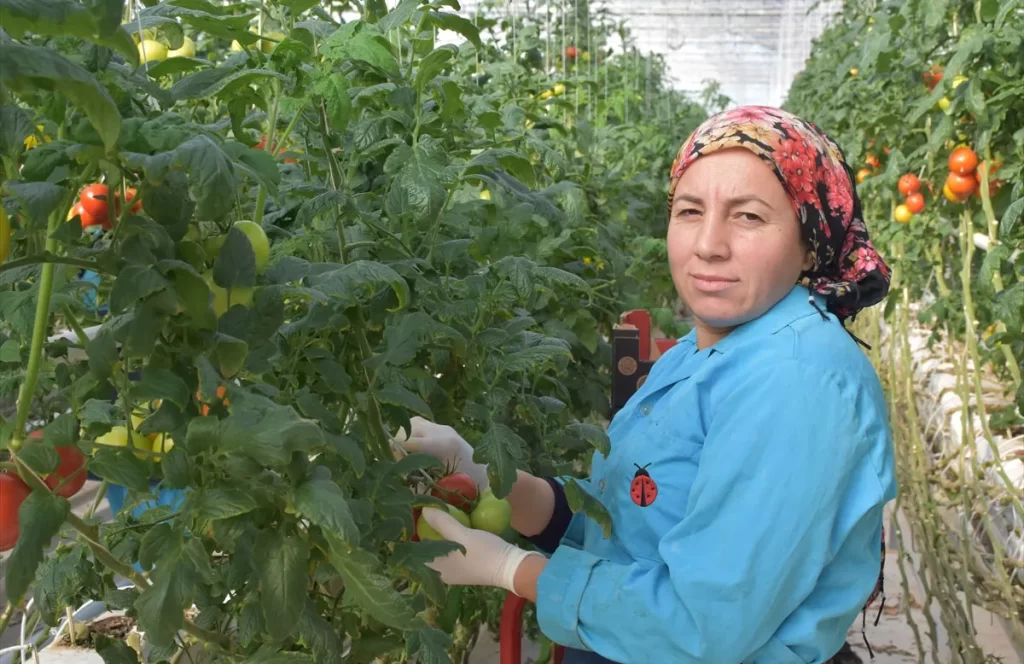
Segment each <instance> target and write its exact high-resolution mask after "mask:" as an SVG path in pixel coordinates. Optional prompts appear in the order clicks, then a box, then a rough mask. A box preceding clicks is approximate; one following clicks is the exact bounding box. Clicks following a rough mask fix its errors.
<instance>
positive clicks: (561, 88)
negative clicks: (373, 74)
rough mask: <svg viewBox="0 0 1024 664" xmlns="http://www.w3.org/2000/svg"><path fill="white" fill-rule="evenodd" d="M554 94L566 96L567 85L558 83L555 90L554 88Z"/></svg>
mask: <svg viewBox="0 0 1024 664" xmlns="http://www.w3.org/2000/svg"><path fill="white" fill-rule="evenodd" d="M554 93H555V95H564V94H565V85H563V84H561V83H556V84H555V88H554Z"/></svg>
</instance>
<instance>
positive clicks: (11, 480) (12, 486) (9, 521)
mask: <svg viewBox="0 0 1024 664" xmlns="http://www.w3.org/2000/svg"><path fill="white" fill-rule="evenodd" d="M28 437H29V439H41V438H42V437H43V432H42V431H39V430H37V431H33V432H32V433H30V434H29V436H28ZM38 444H45V443H38ZM54 450H55V451H56V452H57V457H58V459H59V461H58V463H57V467H56V468H54V469H53V471H52V472H50V473H46V474H44V475H42V479H43V482H44V483H45V484H46V486H47V487H48V488H49V489H50V490H51V491H53V492H54V493H56V494H57V495H58V496H61V497H63V498H70V497H71V496H74V495H75V494H76V493H78V492H79V491H81V490H82V487H83V486H84V485H85V480H86V470H85V464H86V457H85V455H84V454H82V452H81V451H80V450H79V449H78V448H77V447H75V446H74V445H70V446H66V447H54ZM31 493H32V489H31V488H30V487H29V485H28V484H26V483H25V481H24V480H22V479H21V477H19V476H18V475H17V474H15V473H13V472H3V473H0V551H9V550H11V549H13V548H14V545H15V544H17V542H18V534H19V531H20V525H19V522H18V510H19V509H20V508H21V504H22V503H24V502H25V500H26V499H27V498H28V497H29V495H30V494H31Z"/></svg>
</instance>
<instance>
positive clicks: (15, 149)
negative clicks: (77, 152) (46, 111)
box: [0, 19, 63, 180]
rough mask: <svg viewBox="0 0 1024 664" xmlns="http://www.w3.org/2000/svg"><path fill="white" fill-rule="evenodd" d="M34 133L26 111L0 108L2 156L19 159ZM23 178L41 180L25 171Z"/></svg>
mask: <svg viewBox="0 0 1024 664" xmlns="http://www.w3.org/2000/svg"><path fill="white" fill-rule="evenodd" d="M2 22H3V19H0V23H2ZM34 133H35V127H33V126H32V119H31V118H30V117H29V115H28V113H26V112H25V109H23V108H19V107H18V106H14V105H3V106H0V155H3V156H5V157H9V158H11V159H17V158H18V157H19V155H21V153H22V152H23V151H24V150H25V139H26V138H28V137H29V136H31V135H32V134H34ZM57 156H63V155H57ZM47 173H49V171H47ZM22 177H24V178H26V179H29V180H36V179H41V178H30V177H29V176H28V175H26V174H25V173H24V170H23V171H22Z"/></svg>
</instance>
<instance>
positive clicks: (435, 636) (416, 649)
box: [405, 627, 452, 664]
mask: <svg viewBox="0 0 1024 664" xmlns="http://www.w3.org/2000/svg"><path fill="white" fill-rule="evenodd" d="M405 642H406V645H407V647H408V650H409V654H410V655H413V656H414V657H415V658H416V662H417V664H450V663H451V661H452V660H451V658H450V657H448V648H450V647H451V646H452V638H451V637H450V636H448V635H447V634H445V633H444V632H442V631H441V630H439V629H436V628H434V627H428V628H426V629H421V630H419V631H416V632H406V633H405Z"/></svg>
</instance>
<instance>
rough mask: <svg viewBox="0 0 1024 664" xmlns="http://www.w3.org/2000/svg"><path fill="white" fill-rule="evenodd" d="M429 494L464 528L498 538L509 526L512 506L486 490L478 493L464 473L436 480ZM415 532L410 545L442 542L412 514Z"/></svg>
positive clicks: (420, 517)
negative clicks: (440, 502) (444, 506)
mask: <svg viewBox="0 0 1024 664" xmlns="http://www.w3.org/2000/svg"><path fill="white" fill-rule="evenodd" d="M430 494H431V495H432V496H433V497H435V498H438V499H439V500H442V501H444V502H445V503H447V504H448V513H449V514H451V515H452V516H453V517H455V519H456V520H458V521H459V523H461V524H462V525H464V526H466V527H467V528H476V529H477V530H486V531H487V532H489V533H494V534H495V535H501V534H503V533H504V532H505V531H506V530H508V527H509V525H510V524H511V522H512V506H511V505H509V503H508V501H507V500H505V499H504V498H497V497H495V495H494V494H493V493H491V491H490V490H489V489H488V490H486V491H484V492H482V493H481V492H480V491H479V490H478V488H477V485H476V483H475V482H474V481H473V479H472V478H471V477H470V476H469V475H467V474H466V473H451V474H450V475H446V476H444V477H442V478H441V479H440V480H438V481H437V482H436V483H435V484H434V488H433V489H432V490H431V492H430ZM413 520H414V521H415V523H416V532H415V534H414V535H413V537H412V540H413V541H418V540H431V539H433V540H439V539H443V538H442V536H441V535H440V533H438V532H437V531H436V530H434V529H433V528H432V527H431V526H430V524H429V523H427V522H426V520H425V519H424V518H423V516H422V515H421V514H420V509H419V508H416V509H414V510H413Z"/></svg>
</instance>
